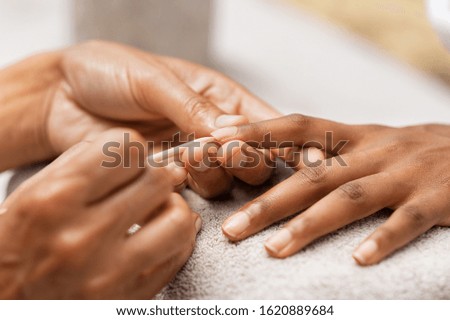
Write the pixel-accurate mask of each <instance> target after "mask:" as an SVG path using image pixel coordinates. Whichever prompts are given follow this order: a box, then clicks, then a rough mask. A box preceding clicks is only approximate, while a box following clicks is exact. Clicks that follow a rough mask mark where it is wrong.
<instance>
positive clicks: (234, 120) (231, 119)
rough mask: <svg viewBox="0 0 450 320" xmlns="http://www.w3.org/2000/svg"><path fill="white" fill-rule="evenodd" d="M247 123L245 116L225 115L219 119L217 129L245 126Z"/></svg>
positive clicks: (216, 123)
mask: <svg viewBox="0 0 450 320" xmlns="http://www.w3.org/2000/svg"><path fill="white" fill-rule="evenodd" d="M245 122H247V118H246V117H244V116H237V115H228V114H224V115H221V116H218V117H217V119H216V122H215V125H216V127H217V128H224V127H230V126H235V125H238V124H243V123H245Z"/></svg>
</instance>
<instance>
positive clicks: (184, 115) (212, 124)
mask: <svg viewBox="0 0 450 320" xmlns="http://www.w3.org/2000/svg"><path fill="white" fill-rule="evenodd" d="M183 86H184V88H183V87H181V86H180V87H178V92H177V94H176V96H175V97H174V98H175V99H174V100H175V101H173V104H172V105H171V107H166V108H164V110H163V111H162V113H163V114H164V115H165V116H166V117H167V118H168V119H170V120H171V121H173V122H174V123H175V124H176V125H177V126H178V127H179V128H180V129H181V130H183V131H185V132H188V133H191V132H194V133H196V135H197V137H203V136H209V135H210V133H211V132H212V131H215V130H217V129H220V128H223V127H228V126H235V125H242V124H246V123H248V120H247V118H246V117H245V116H243V115H230V114H227V113H226V112H224V111H223V110H221V109H220V108H219V107H217V106H216V105H215V104H214V103H212V102H211V101H210V100H209V99H207V98H205V97H203V96H201V95H200V94H198V93H196V92H194V91H193V90H192V89H190V88H189V87H187V86H185V85H184V84H183ZM172 92H173V91H172Z"/></svg>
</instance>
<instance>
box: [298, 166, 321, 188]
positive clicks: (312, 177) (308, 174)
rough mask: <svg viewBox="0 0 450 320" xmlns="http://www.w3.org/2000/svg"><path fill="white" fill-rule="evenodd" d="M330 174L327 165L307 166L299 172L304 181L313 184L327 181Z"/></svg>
mask: <svg viewBox="0 0 450 320" xmlns="http://www.w3.org/2000/svg"><path fill="white" fill-rule="evenodd" d="M327 175H328V169H327V167H326V166H325V165H320V166H317V167H305V168H303V169H302V170H300V171H299V172H298V176H299V178H300V179H301V180H302V181H306V182H308V183H311V184H318V183H321V182H323V181H325V179H326V177H327Z"/></svg>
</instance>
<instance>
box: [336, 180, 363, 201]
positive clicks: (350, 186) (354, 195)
mask: <svg viewBox="0 0 450 320" xmlns="http://www.w3.org/2000/svg"><path fill="white" fill-rule="evenodd" d="M338 190H339V193H340V195H341V196H342V197H343V198H345V199H349V200H352V201H358V200H363V199H364V198H366V195H367V193H366V190H365V189H364V187H363V186H362V185H361V183H359V182H349V183H346V184H344V185H342V186H340V187H339V189H338Z"/></svg>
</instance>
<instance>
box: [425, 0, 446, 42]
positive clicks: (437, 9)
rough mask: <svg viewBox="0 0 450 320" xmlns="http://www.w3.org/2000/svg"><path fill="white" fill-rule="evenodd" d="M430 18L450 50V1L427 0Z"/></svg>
mask: <svg viewBox="0 0 450 320" xmlns="http://www.w3.org/2000/svg"><path fill="white" fill-rule="evenodd" d="M427 9H428V16H429V17H430V20H431V22H432V23H433V26H434V28H435V29H436V30H437V32H438V33H439V35H440V36H441V39H442V41H443V42H444V43H445V44H446V45H447V48H448V49H449V50H450V0H427Z"/></svg>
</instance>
